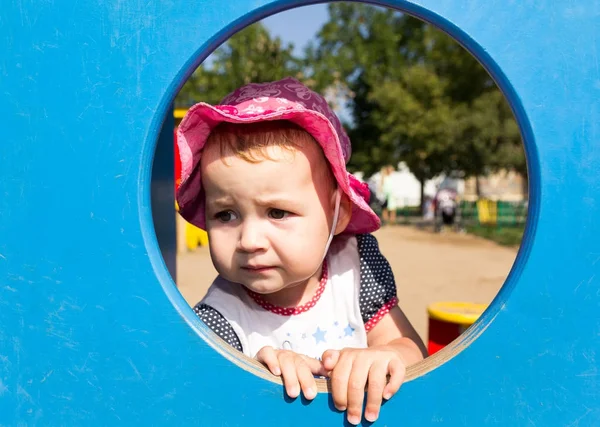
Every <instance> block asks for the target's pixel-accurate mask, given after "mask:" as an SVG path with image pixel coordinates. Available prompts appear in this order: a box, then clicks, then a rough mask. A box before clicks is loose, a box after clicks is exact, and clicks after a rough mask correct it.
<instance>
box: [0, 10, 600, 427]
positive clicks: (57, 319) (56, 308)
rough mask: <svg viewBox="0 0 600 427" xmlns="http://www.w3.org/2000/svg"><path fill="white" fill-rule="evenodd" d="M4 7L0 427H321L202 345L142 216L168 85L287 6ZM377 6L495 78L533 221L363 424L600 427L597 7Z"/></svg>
mask: <svg viewBox="0 0 600 427" xmlns="http://www.w3.org/2000/svg"><path fill="white" fill-rule="evenodd" d="M4 3H5V4H3V6H2V17H1V18H0V52H2V54H1V55H0V117H2V119H3V122H2V136H1V144H2V150H1V151H0V424H2V425H112V424H123V425H138V424H139V425H148V424H150V425H157V424H158V425H181V424H182V423H185V422H190V423H193V424H195V425H197V424H201V425H217V424H218V425H264V424H266V425H271V424H274V423H275V422H281V421H283V422H284V424H286V425H305V424H309V425H339V424H341V423H342V420H343V415H342V414H340V413H336V412H333V411H331V410H330V402H329V400H328V398H327V396H325V395H322V396H319V397H318V398H317V399H316V401H315V402H313V403H311V404H309V405H304V404H303V402H300V401H296V402H293V403H288V402H286V401H285V400H284V399H283V398H282V394H283V391H282V389H281V386H280V385H278V384H275V383H272V382H268V381H265V380H263V379H260V378H259V377H256V376H254V375H252V374H250V373H248V372H246V371H244V370H242V369H240V368H239V367H238V366H236V364H234V363H232V362H231V361H230V360H229V359H226V358H224V357H223V356H222V355H221V354H219V353H218V352H217V351H215V350H214V349H213V347H212V346H211V345H210V344H208V343H206V342H205V341H204V340H203V339H201V337H203V336H205V335H206V330H205V328H204V327H203V326H202V324H201V323H200V322H199V321H198V320H197V319H195V318H194V316H193V315H192V312H191V310H190V309H189V308H188V307H187V305H186V304H185V301H184V300H183V298H182V297H181V295H179V293H178V292H177V290H176V289H175V286H174V284H173V282H172V280H171V278H170V276H169V274H168V270H167V265H169V264H170V261H169V259H168V257H167V262H166V263H165V261H163V259H162V257H161V252H160V247H159V243H158V241H157V238H156V236H157V234H158V235H159V236H161V233H162V231H161V228H157V231H156V232H155V231H154V227H153V222H152V215H151V212H150V204H151V191H150V189H151V171H152V165H153V158H154V152H155V148H156V145H157V144H156V141H157V139H158V137H159V134H160V130H161V126H162V124H163V120H164V117H165V115H167V114H169V113H170V108H169V106H170V104H171V102H172V100H173V98H174V94H175V92H176V90H177V89H178V88H179V87H180V86H181V85H182V83H183V81H184V79H185V77H187V76H188V75H189V74H190V73H191V72H192V70H193V68H194V66H195V65H197V64H198V63H199V62H200V61H201V60H202V59H203V58H204V57H205V56H206V55H207V54H208V52H209V50H210V49H212V48H213V47H215V46H216V45H217V44H218V43H219V42H221V41H223V40H224V39H225V38H226V37H227V36H228V35H230V34H231V33H232V32H233V31H234V30H235V29H239V28H241V27H242V26H243V25H245V24H247V23H249V22H250V21H253V20H256V19H258V18H261V17H263V16H265V15H266V14H270V13H272V12H275V11H277V10H281V9H284V8H287V7H291V6H294V5H301V4H307V2H302V1H292V0H287V1H285V0H283V1H279V2H269V1H267V0H230V1H227V2H216V1H213V2H211V1H209V0H197V1H195V2H191V3H190V2H172V1H162V0H147V1H145V2H74V3H68V4H67V3H66V2H55V3H52V2H35V3H34V2H25V1H17V0H14V1H10V0H9V1H8V2H4ZM381 4H388V5H395V6H397V7H399V8H402V9H404V10H407V11H409V12H410V13H413V14H415V15H417V16H420V17H421V18H423V19H426V20H428V21H431V22H433V23H434V24H436V25H438V26H439V27H441V28H443V29H444V30H445V31H447V32H448V33H450V34H451V35H452V36H453V37H455V38H457V39H458V40H459V41H460V42H461V43H462V44H463V45H465V46H466V47H467V48H468V49H469V50H471V51H472V52H473V53H474V54H475V55H477V56H478V58H479V59H480V60H481V61H482V62H483V63H484V65H485V66H486V68H488V70H489V71H490V72H491V73H492V75H493V76H494V77H495V78H496V79H497V81H498V82H499V84H500V86H501V87H502V89H503V90H504V91H505V93H506V94H507V96H508V98H509V100H510V101H511V104H512V106H513V108H514V110H515V112H516V114H517V117H518V120H519V123H520V125H521V128H522V131H523V133H524V135H525V139H526V150H527V154H528V161H529V167H530V178H531V183H530V185H531V205H532V207H531V210H530V217H529V223H528V230H527V234H526V238H525V241H524V244H523V247H522V249H521V252H520V254H519V258H518V261H517V263H516V264H515V267H514V268H513V271H512V272H511V275H510V277H509V279H508V281H507V284H506V286H505V287H504V288H503V290H502V291H501V293H500V295H499V296H498V298H497V299H496V300H495V301H494V303H493V305H492V306H491V308H490V309H489V310H488V312H487V313H486V314H485V315H484V317H483V318H482V319H481V321H480V322H479V324H478V325H477V326H476V327H475V328H474V329H473V330H472V332H471V334H470V336H469V337H467V341H465V343H468V342H471V341H472V342H471V344H470V345H469V346H468V347H466V349H464V350H463V351H462V352H459V353H458V354H457V355H456V356H455V357H454V358H451V359H450V360H449V361H448V362H446V363H445V364H443V365H441V366H440V367H438V368H436V369H434V370H431V371H429V372H428V373H426V374H424V375H422V376H420V377H419V378H417V379H416V380H413V381H411V382H409V383H407V384H405V385H404V386H403V388H402V390H401V392H400V393H399V395H397V396H396V397H395V398H394V399H392V401H390V402H389V403H387V404H386V405H385V407H384V409H383V412H382V416H381V419H380V421H379V422H378V424H379V425H400V424H401V425H403V426H423V425H430V424H441V423H443V424H444V425H457V426H459V425H460V426H462V425H470V426H481V425H503V426H505V425H540V426H542V425H559V426H563V425H580V426H582V425H586V426H587V425H598V424H600V410H599V408H600V405H599V403H600V402H599V398H598V396H600V386H599V382H598V361H597V360H596V353H597V352H598V350H599V347H600V346H599V341H600V338H599V337H600V334H599V323H598V312H599V309H600V304H599V302H600V294H599V293H598V288H599V286H598V280H599V278H600V274H599V273H600V271H599V270H600V249H599V246H598V236H600V221H598V218H600V205H599V202H598V194H600V170H599V169H598V166H597V165H599V164H600V150H599V149H598V141H599V140H600V132H599V127H600V68H599V66H598V51H599V46H598V34H599V33H600V32H599V29H600V6H599V4H598V2H597V1H594V0H578V1H577V2H566V1H565V2H556V1H549V0H546V1H545V0H539V1H505V2H493V1H489V0H421V1H412V2H411V1H406V2H403V1H399V0H397V1H392V0H390V1H389V2H388V3H384V2H381ZM160 149H161V148H160V146H159V148H158V150H159V151H160ZM164 171H166V169H164ZM165 173H167V172H165ZM165 177H166V175H165ZM165 179H168V178H165ZM165 185H170V184H165ZM171 188H172V187H171ZM155 219H156V220H157V222H160V223H161V227H162V220H161V219H160V216H159V215H156V218H155ZM165 221H171V219H168V218H167V219H166V220H165ZM165 227H167V228H168V227H172V225H168V224H167V225H166V226H165ZM169 245H170V244H169V243H168V242H167V243H166V246H164V245H163V249H164V248H165V247H167V248H168V247H169ZM450 350H451V349H450ZM450 350H449V351H450ZM449 351H447V352H445V354H446V355H448V354H449ZM443 357H444V352H442V354H440V355H439V357H437V359H438V360H439V359H441V358H443ZM435 360H436V358H432V359H431V361H432V362H434V361H435Z"/></svg>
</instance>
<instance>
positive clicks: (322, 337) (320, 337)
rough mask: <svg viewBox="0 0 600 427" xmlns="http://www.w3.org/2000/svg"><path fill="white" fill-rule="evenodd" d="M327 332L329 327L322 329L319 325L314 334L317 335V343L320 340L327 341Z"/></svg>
mask: <svg viewBox="0 0 600 427" xmlns="http://www.w3.org/2000/svg"><path fill="white" fill-rule="evenodd" d="M326 333H327V329H326V330H324V331H322V330H321V328H319V327H317V330H316V331H315V333H314V334H312V336H313V337H315V341H316V343H317V344H319V342H326V341H325V334H326Z"/></svg>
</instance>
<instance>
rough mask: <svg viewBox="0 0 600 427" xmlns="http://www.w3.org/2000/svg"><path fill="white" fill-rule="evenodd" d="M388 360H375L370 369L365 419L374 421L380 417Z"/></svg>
mask: <svg viewBox="0 0 600 427" xmlns="http://www.w3.org/2000/svg"><path fill="white" fill-rule="evenodd" d="M387 373H388V361H387V360H385V361H376V362H373V364H372V365H371V368H370V369H369V381H368V384H367V404H366V406H365V419H366V420H367V421H369V422H374V421H375V420H377V418H378V417H379V409H380V408H381V399H382V396H383V390H384V388H385V386H386V382H387Z"/></svg>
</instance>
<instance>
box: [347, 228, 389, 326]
mask: <svg viewBox="0 0 600 427" xmlns="http://www.w3.org/2000/svg"><path fill="white" fill-rule="evenodd" d="M356 239H357V243H358V256H359V258H360V295H359V305H360V313H361V315H362V319H363V321H364V322H365V329H366V330H367V332H368V331H370V330H371V329H372V328H373V327H374V326H375V325H376V324H377V323H378V322H379V321H380V320H381V319H382V318H383V316H385V315H386V314H387V313H389V311H390V310H391V309H392V308H393V307H394V306H395V305H397V304H398V297H397V296H396V281H395V280H394V273H392V268H391V267H390V264H389V263H388V261H387V259H385V257H384V256H383V255H382V254H381V252H379V245H378V243H377V239H376V238H375V236H373V235H371V234H359V235H357V236H356Z"/></svg>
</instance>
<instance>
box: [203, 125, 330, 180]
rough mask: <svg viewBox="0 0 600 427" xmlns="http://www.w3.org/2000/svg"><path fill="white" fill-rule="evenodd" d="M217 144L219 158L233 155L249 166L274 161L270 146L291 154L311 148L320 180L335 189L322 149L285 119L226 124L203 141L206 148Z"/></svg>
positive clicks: (301, 129) (308, 134)
mask: <svg viewBox="0 0 600 427" xmlns="http://www.w3.org/2000/svg"><path fill="white" fill-rule="evenodd" d="M213 144H215V145H218V147H219V150H220V155H221V159H225V157H227V156H228V155H231V154H233V155H235V156H236V157H239V158H241V159H243V160H245V161H247V162H249V163H259V162H261V161H263V160H273V159H272V158H271V156H270V155H269V148H270V147H280V148H282V149H283V150H285V151H288V152H289V153H290V155H292V156H293V155H294V154H295V152H296V151H297V150H298V149H299V148H300V147H302V146H312V147H315V148H316V149H318V150H319V152H320V154H321V156H323V162H324V163H323V165H324V167H323V168H321V169H322V170H321V171H319V173H320V174H322V176H321V177H320V178H325V179H327V182H328V183H330V185H331V188H332V189H335V188H336V186H337V182H336V180H335V178H334V176H333V173H332V172H331V168H330V166H329V162H328V161H327V159H326V158H325V155H324V153H323V150H322V148H321V146H320V145H319V143H318V142H317V141H316V140H315V139H314V138H313V136H312V135H311V134H310V133H308V132H307V131H306V130H304V129H303V128H302V127H300V126H298V125H296V124H295V123H292V122H290V121H287V120H274V121H267V122H259V123H243V124H237V123H227V122H223V123H221V124H219V125H218V126H216V127H215V128H214V129H213V130H212V132H211V133H210V135H209V136H208V139H207V141H206V145H207V146H208V145H213Z"/></svg>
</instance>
